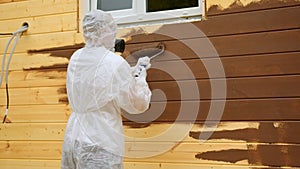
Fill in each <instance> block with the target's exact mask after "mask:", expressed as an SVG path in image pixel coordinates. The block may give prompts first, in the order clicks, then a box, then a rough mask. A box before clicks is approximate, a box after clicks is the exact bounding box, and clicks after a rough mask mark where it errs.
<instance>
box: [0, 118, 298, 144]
mask: <svg viewBox="0 0 300 169" xmlns="http://www.w3.org/2000/svg"><path fill="white" fill-rule="evenodd" d="M213 125H214V123H212V122H210V123H199V122H195V123H194V124H191V123H151V124H147V125H145V124H133V123H132V122H131V123H129V122H126V123H125V124H124V134H125V136H126V138H125V140H126V142H128V143H130V142H132V141H134V142H157V143H163V142H170V143H173V142H181V143H200V141H201V142H205V143H228V144H231V143H233V144H235V143H241V144H244V143H268V144H269V143H274V144H275V143H276V144H300V136H299V134H298V131H299V129H300V122H288V121H280V122H277V121H273V122H220V123H218V124H217V126H216V127H212V126H213ZM65 128H66V123H7V124H5V125H2V126H1V127H0V130H1V132H0V140H1V141H5V140H14V141H17V140H19V141H22V140H31V141H33V140H35V141H44V140H47V141H49V140H51V141H62V140H63V138H64V131H65ZM174 131H176V132H174ZM200 134H201V136H200ZM205 134H211V135H210V137H208V138H205V140H204V138H203V137H202V135H205Z"/></svg>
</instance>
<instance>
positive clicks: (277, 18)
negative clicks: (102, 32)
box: [118, 1, 300, 43]
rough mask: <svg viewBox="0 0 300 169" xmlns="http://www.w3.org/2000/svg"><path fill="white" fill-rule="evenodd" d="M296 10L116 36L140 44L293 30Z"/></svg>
mask: <svg viewBox="0 0 300 169" xmlns="http://www.w3.org/2000/svg"><path fill="white" fill-rule="evenodd" d="M224 2H227V1H224ZM299 9H300V7H299V6H292V7H288V8H278V9H272V10H266V11H254V12H245V13H237V14H230V15H220V16H209V17H208V19H207V20H202V21H199V22H192V23H181V24H166V25H161V26H160V27H158V26H156V25H155V26H146V27H142V28H138V29H137V28H128V29H121V30H119V32H118V33H119V36H122V37H124V38H126V39H128V41H127V43H141V42H151V41H164V40H171V39H172V38H175V37H176V38H177V39H188V38H196V37H213V36H224V35H234V34H246V33H254V32H267V31H274V30H284V29H295V28H299V26H300V25H299V23H300V22H299V18H296V17H295V16H298V15H300V12H299ZM245 18H246V19H245ZM228 23H230V24H228ZM220 27H221V28H222V29H220ZM178 30H189V31H180V34H179V32H178ZM197 31H198V32H197ZM163 35H173V36H163ZM175 35H176V36H175Z"/></svg>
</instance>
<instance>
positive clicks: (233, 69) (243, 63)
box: [147, 52, 300, 81]
mask: <svg viewBox="0 0 300 169" xmlns="http://www.w3.org/2000/svg"><path fill="white" fill-rule="evenodd" d="M299 56H300V53H299V52H295V53H278V54H268V55H251V56H240V57H238V56H237V57H223V58H203V59H201V60H200V59H192V60H177V61H157V62H152V63H151V65H152V69H150V70H149V71H148V76H147V80H148V81H164V80H173V79H175V80H188V79H205V78H222V73H220V72H221V71H222V67H221V68H220V65H219V62H221V63H222V66H223V71H224V73H225V74H226V77H227V78H228V77H243V76H268V75H284V74H299V73H300V67H299V65H300V57H299ZM178 67H180V69H178ZM207 67H208V68H209V69H208V70H209V71H213V72H219V73H214V74H213V73H210V74H208V70H207ZM191 72H192V74H191ZM223 77H224V76H223Z"/></svg>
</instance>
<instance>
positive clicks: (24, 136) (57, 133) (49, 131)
mask: <svg viewBox="0 0 300 169" xmlns="http://www.w3.org/2000/svg"><path fill="white" fill-rule="evenodd" d="M65 128H66V123H32V124H31V123H20V124H14V123H7V124H5V125H2V126H1V127H0V129H1V134H0V138H1V140H60V141H61V140H63V138H64V131H65Z"/></svg>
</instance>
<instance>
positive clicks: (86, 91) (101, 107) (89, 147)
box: [61, 10, 151, 169]
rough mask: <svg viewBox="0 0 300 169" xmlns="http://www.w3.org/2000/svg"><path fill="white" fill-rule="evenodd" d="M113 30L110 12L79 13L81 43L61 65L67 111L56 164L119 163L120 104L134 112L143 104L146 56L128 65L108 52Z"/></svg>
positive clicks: (90, 167) (147, 94) (100, 168)
mask: <svg viewBox="0 0 300 169" xmlns="http://www.w3.org/2000/svg"><path fill="white" fill-rule="evenodd" d="M116 32H117V25H116V23H115V22H114V20H113V18H112V16H111V15H110V14H108V13H106V12H103V11H101V10H93V11H91V12H89V13H87V14H86V15H85V17H84V19H83V35H84V38H85V42H86V45H85V47H83V48H81V49H79V50H77V51H76V52H74V54H73V55H72V57H71V59H70V63H69V66H68V71H67V84H66V85H67V93H68V99H69V103H70V106H71V109H72V114H71V116H70V118H69V121H68V124H67V127H66V131H65V138H64V144H63V151H62V161H61V168H62V169H122V168H123V156H124V135H123V126H122V118H121V109H123V110H125V111H127V112H128V113H131V114H138V113H142V112H144V111H146V110H147V109H148V107H149V102H150V98H151V91H150V89H149V87H148V84H147V82H146V70H147V69H148V68H150V66H151V65H150V59H149V57H143V58H140V59H139V60H138V62H137V64H136V66H134V67H130V66H129V64H128V63H127V62H126V61H125V60H124V59H123V58H122V57H121V56H119V55H116V54H115V53H114V44H115V40H116ZM136 75H138V76H136Z"/></svg>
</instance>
